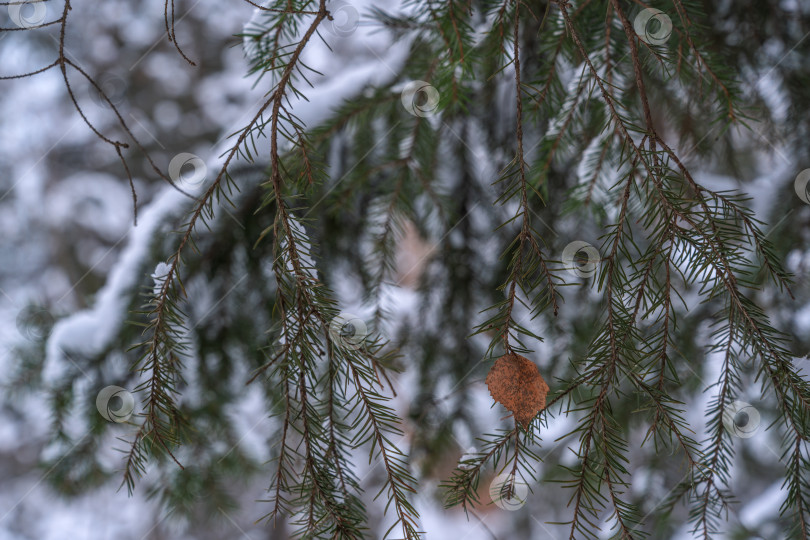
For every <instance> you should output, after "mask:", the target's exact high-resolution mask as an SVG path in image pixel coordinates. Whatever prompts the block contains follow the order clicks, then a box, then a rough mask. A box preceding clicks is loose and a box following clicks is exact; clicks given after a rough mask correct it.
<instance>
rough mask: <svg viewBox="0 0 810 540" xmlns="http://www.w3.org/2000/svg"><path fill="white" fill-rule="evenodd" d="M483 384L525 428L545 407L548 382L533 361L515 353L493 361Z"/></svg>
mask: <svg viewBox="0 0 810 540" xmlns="http://www.w3.org/2000/svg"><path fill="white" fill-rule="evenodd" d="M487 387H488V388H489V393H490V394H492V398H493V399H494V400H495V401H497V402H499V403H501V404H502V405H503V406H504V407H506V408H507V409H508V410H509V411H511V412H512V414H513V415H514V416H515V419H516V420H517V421H518V422H520V423H521V424H523V425H524V426H525V427H527V426H528V425H529V423H530V422H531V421H532V418H534V417H535V415H536V414H537V413H538V412H540V411H542V410H543V409H545V408H546V394H548V385H547V384H546V381H545V380H543V377H542V376H541V375H540V372H539V371H538V369H537V366H536V365H535V364H534V362H532V361H531V360H529V359H528V358H525V357H523V356H520V355H519V354H506V355H504V356H501V357H500V358H498V359H497V360H496V361H495V364H494V365H493V366H492V369H490V370H489V373H488V374H487Z"/></svg>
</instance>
